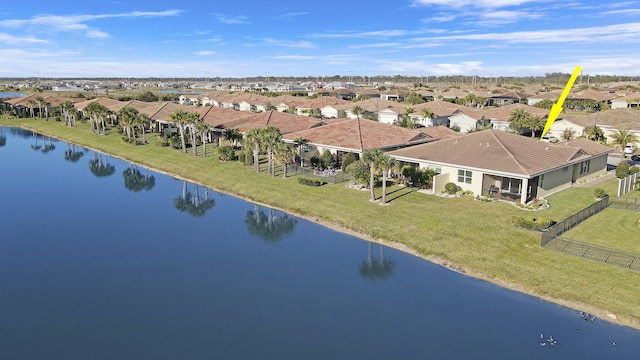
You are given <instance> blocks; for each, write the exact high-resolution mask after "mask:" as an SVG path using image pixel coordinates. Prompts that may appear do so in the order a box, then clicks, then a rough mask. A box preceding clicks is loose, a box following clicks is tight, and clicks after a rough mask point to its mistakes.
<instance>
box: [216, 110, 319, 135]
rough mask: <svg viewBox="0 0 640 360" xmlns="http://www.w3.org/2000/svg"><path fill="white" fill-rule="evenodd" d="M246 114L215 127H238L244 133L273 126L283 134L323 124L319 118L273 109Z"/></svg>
mask: <svg viewBox="0 0 640 360" xmlns="http://www.w3.org/2000/svg"><path fill="white" fill-rule="evenodd" d="M248 114H249V116H246V117H243V118H238V119H234V120H230V121H226V122H222V123H220V124H218V125H217V126H215V127H216V128H218V129H238V131H240V132H243V133H244V132H247V131H249V130H251V129H255V128H263V127H265V126H274V127H276V128H278V130H280V133H281V134H283V135H284V134H289V133H292V132H296V131H301V130H305V129H310V128H313V127H316V126H320V125H322V124H323V122H322V121H321V120H318V119H315V118H310V117H308V116H299V115H291V114H288V113H283V112H279V111H274V110H271V111H266V112H261V113H248Z"/></svg>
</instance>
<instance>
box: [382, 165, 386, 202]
mask: <svg viewBox="0 0 640 360" xmlns="http://www.w3.org/2000/svg"><path fill="white" fill-rule="evenodd" d="M386 203H387V169H384V170H383V171H382V204H386Z"/></svg>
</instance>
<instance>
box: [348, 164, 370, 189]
mask: <svg viewBox="0 0 640 360" xmlns="http://www.w3.org/2000/svg"><path fill="white" fill-rule="evenodd" d="M344 172H345V173H347V174H349V175H350V176H351V178H352V179H353V180H355V181H357V182H358V183H359V184H361V185H368V184H369V180H370V176H371V174H370V173H369V165H368V164H365V163H364V162H362V160H358V161H355V162H353V163H351V164H350V165H349V166H347V168H346V169H345V170H344Z"/></svg>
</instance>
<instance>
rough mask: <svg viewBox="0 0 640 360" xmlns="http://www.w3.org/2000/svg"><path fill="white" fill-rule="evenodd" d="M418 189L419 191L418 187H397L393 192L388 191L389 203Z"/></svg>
mask: <svg viewBox="0 0 640 360" xmlns="http://www.w3.org/2000/svg"><path fill="white" fill-rule="evenodd" d="M416 191H418V188H413V187H400V188H397V189H396V190H393V191H392V192H389V193H387V203H390V202H392V201H394V200H396V199H399V198H401V197H403V196H406V195H409V194H411V193H414V192H416Z"/></svg>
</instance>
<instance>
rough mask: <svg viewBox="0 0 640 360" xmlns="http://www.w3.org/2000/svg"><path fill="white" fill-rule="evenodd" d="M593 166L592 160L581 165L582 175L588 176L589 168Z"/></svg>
mask: <svg viewBox="0 0 640 360" xmlns="http://www.w3.org/2000/svg"><path fill="white" fill-rule="evenodd" d="M590 165H591V160H586V161H583V162H581V163H580V175H582V174H586V173H588V172H589V166H590Z"/></svg>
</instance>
